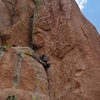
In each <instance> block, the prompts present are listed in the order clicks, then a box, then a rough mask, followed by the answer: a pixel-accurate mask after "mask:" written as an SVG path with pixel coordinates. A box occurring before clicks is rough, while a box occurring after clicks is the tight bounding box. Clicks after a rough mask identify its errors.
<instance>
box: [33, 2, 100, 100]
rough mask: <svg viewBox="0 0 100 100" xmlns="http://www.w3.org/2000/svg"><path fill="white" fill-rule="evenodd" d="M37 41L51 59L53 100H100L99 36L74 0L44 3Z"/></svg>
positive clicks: (50, 71) (49, 73)
mask: <svg viewBox="0 0 100 100" xmlns="http://www.w3.org/2000/svg"><path fill="white" fill-rule="evenodd" d="M45 1H46V2H45V5H41V8H40V11H39V12H40V13H38V17H37V21H36V26H35V28H36V31H35V41H36V43H37V45H38V46H41V47H42V48H40V49H39V50H38V52H39V53H40V54H43V53H45V54H46V55H47V56H49V58H50V62H51V67H50V68H49V70H48V75H49V80H50V81H49V87H50V97H51V99H50V100H99V99H100V37H99V35H98V33H97V31H96V29H95V28H94V26H93V25H91V23H90V22H88V21H87V20H86V19H85V18H84V16H83V15H82V14H81V12H80V10H79V8H78V6H77V5H76V3H75V1H74V0H45Z"/></svg>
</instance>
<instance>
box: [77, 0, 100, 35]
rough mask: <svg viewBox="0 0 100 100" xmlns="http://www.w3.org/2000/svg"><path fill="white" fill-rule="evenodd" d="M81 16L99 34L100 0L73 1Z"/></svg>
mask: <svg viewBox="0 0 100 100" xmlns="http://www.w3.org/2000/svg"><path fill="white" fill-rule="evenodd" d="M75 1H76V2H77V4H78V5H79V8H80V9H81V11H82V13H83V15H84V16H85V17H86V18H87V19H88V20H89V21H90V22H91V23H92V24H93V25H94V26H95V27H96V29H97V31H98V33H99V34H100V0H75Z"/></svg>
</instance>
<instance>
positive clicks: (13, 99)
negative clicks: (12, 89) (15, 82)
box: [6, 95, 17, 100]
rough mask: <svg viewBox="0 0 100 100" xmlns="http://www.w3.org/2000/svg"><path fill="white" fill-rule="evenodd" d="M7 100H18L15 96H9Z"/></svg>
mask: <svg viewBox="0 0 100 100" xmlns="http://www.w3.org/2000/svg"><path fill="white" fill-rule="evenodd" d="M6 100H17V99H16V98H15V95H12V96H8V97H7V98H6Z"/></svg>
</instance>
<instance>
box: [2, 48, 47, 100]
mask: <svg viewBox="0 0 100 100" xmlns="http://www.w3.org/2000/svg"><path fill="white" fill-rule="evenodd" d="M26 53H27V54H29V55H31V54H32V53H33V51H32V50H31V49H30V48H28V47H15V48H9V49H6V51H3V50H2V52H1V55H2V58H1V61H0V100H6V98H7V97H8V96H12V95H15V97H16V100H35V98H36V100H37V99H41V100H48V93H49V92H48V79H47V75H46V73H45V70H44V68H43V66H42V65H41V64H39V63H38V62H37V61H36V60H35V59H33V58H32V57H31V56H29V55H26Z"/></svg>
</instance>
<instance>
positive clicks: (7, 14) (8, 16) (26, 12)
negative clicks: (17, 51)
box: [0, 0, 34, 46]
mask: <svg viewBox="0 0 100 100" xmlns="http://www.w3.org/2000/svg"><path fill="white" fill-rule="evenodd" d="M33 9H34V4H33V2H32V0H0V32H1V33H2V34H9V35H10V37H11V39H10V40H9V41H8V44H9V45H20V46H29V43H30V35H31V30H32V16H33Z"/></svg>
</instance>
